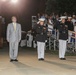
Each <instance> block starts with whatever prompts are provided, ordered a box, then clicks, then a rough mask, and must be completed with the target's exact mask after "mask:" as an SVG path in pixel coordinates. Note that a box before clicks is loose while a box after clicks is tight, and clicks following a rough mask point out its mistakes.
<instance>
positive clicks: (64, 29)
mask: <svg viewBox="0 0 76 75" xmlns="http://www.w3.org/2000/svg"><path fill="white" fill-rule="evenodd" d="M65 19H66V17H65V16H62V17H61V23H60V24H59V25H58V30H59V58H60V59H61V60H66V58H65V52H66V47H67V46H66V45H67V39H68V26H67V25H66V24H65Z"/></svg>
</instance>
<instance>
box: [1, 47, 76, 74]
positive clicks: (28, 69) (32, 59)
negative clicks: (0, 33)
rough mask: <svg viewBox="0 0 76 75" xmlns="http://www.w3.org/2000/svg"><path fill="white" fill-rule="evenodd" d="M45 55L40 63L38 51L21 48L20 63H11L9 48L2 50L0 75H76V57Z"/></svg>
mask: <svg viewBox="0 0 76 75" xmlns="http://www.w3.org/2000/svg"><path fill="white" fill-rule="evenodd" d="M66 59H67V60H60V59H59V58H58V55H53V54H51V51H50V53H48V52H47V53H46V54H45V61H38V59H37V53H36V50H33V49H31V48H28V49H26V48H20V49H19V55H18V60H19V62H10V60H9V55H8V48H3V49H0V75H76V56H66Z"/></svg>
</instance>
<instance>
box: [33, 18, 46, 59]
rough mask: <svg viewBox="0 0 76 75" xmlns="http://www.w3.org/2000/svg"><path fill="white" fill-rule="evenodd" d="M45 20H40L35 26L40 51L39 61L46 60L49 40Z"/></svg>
mask: <svg viewBox="0 0 76 75" xmlns="http://www.w3.org/2000/svg"><path fill="white" fill-rule="evenodd" d="M44 21H45V19H44V18H40V19H39V24H37V25H35V26H34V29H35V30H36V33H37V35H36V41H37V51H38V60H44V52H45V41H46V40H47V27H46V26H44Z"/></svg>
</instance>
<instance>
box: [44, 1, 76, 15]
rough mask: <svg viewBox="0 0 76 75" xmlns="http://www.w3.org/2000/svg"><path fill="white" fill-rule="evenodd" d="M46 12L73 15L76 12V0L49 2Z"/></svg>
mask: <svg viewBox="0 0 76 75" xmlns="http://www.w3.org/2000/svg"><path fill="white" fill-rule="evenodd" d="M45 11H46V13H51V12H58V13H64V12H67V13H69V14H72V13H73V12H76V0H47V3H46V10H45Z"/></svg>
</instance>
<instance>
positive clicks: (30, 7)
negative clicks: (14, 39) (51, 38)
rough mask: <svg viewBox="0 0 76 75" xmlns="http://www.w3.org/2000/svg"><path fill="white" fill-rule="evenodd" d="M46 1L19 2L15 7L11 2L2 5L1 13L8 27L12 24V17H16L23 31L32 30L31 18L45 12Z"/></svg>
mask: <svg viewBox="0 0 76 75" xmlns="http://www.w3.org/2000/svg"><path fill="white" fill-rule="evenodd" d="M44 2H45V0H19V3H18V4H16V5H14V4H10V3H9V2H7V3H5V4H4V5H3V4H2V9H1V11H2V12H1V13H2V15H3V16H4V17H5V19H6V26H7V24H8V23H10V22H11V16H13V15H16V16H17V17H18V22H19V23H21V25H22V30H24V31H28V30H30V29H31V16H32V15H36V14H37V13H38V12H43V11H44V6H45V3H44Z"/></svg>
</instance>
